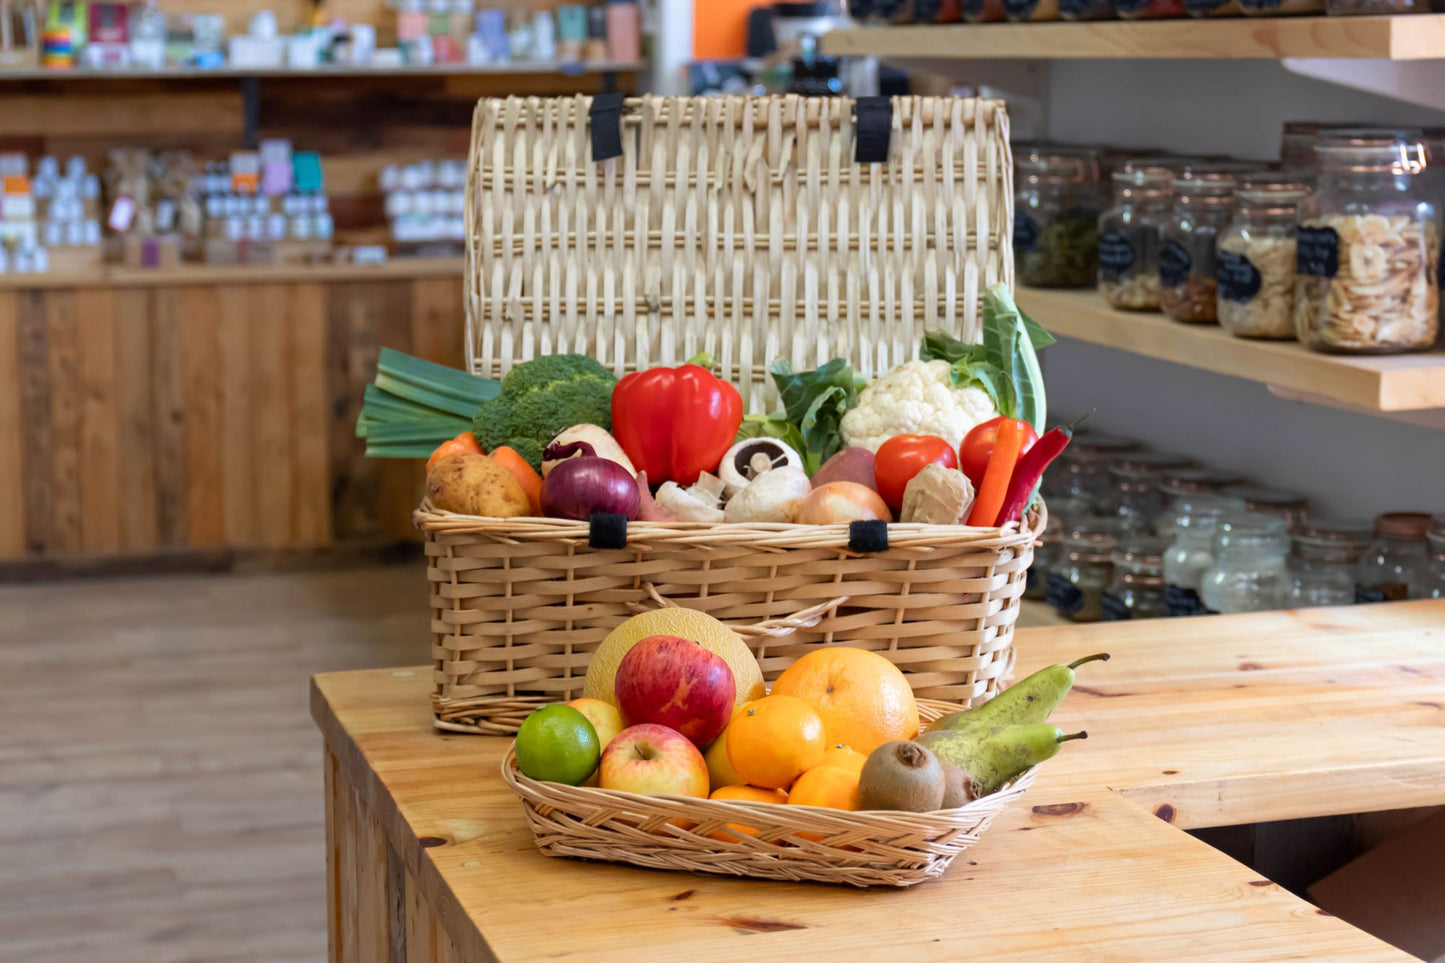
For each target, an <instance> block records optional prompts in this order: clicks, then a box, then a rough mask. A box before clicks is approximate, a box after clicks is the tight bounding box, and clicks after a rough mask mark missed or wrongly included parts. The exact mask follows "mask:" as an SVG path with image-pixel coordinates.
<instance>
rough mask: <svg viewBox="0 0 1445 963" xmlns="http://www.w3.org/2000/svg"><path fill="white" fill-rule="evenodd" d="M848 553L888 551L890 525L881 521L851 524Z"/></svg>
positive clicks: (849, 527)
mask: <svg viewBox="0 0 1445 963" xmlns="http://www.w3.org/2000/svg"><path fill="white" fill-rule="evenodd" d="M848 551H850V552H886V551H888V523H887V522H880V521H857V522H849V523H848Z"/></svg>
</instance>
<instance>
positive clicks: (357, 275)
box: [0, 257, 465, 290]
mask: <svg viewBox="0 0 1445 963" xmlns="http://www.w3.org/2000/svg"><path fill="white" fill-rule="evenodd" d="M464 263H465V262H464V260H463V259H462V258H460V257H431V258H420V257H417V258H394V259H393V260H390V261H387V262H385V263H383V264H276V265H264V264H262V265H254V266H247V265H240V266H235V267H216V266H213V265H209V264H183V265H181V266H180V267H177V268H128V267H123V266H121V265H119V264H106V265H102V266H101V267H100V268H98V269H96V270H94V271H87V272H85V273H84V274H80V273H74V274H71V273H66V272H63V271H55V272H46V273H44V274H4V275H0V290H16V289H21V290H24V289H39V288H110V287H117V288H123V287H156V286H161V285H164V286H170V287H185V286H187V285H197V284H278V283H285V282H290V281H301V282H307V281H395V280H409V279H413V278H433V277H454V278H456V279H457V280H458V282H460V280H461V277H462V270H463V267H464Z"/></svg>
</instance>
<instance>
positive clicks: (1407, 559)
mask: <svg viewBox="0 0 1445 963" xmlns="http://www.w3.org/2000/svg"><path fill="white" fill-rule="evenodd" d="M1429 531H1430V516H1429V515H1427V514H1425V513H1424V512H1386V513H1384V514H1383V515H1376V516H1375V540H1374V541H1373V542H1371V543H1370V546H1369V548H1367V549H1365V553H1364V554H1363V555H1361V556H1360V560H1359V562H1358V563H1357V564H1356V565H1355V601H1356V602H1398V601H1400V600H1402V599H1407V598H1422V597H1424V595H1425V594H1426V574H1427V572H1428V569H1429V564H1430V559H1429V555H1428V554H1427V551H1426V548H1427V546H1426V534H1427V533H1428V532H1429Z"/></svg>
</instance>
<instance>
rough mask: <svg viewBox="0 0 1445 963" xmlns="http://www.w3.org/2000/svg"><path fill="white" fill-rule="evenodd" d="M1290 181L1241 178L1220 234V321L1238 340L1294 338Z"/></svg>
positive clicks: (1296, 186) (1295, 200) (1294, 209)
mask: <svg viewBox="0 0 1445 963" xmlns="http://www.w3.org/2000/svg"><path fill="white" fill-rule="evenodd" d="M1308 193H1309V188H1308V187H1306V186H1305V185H1304V184H1303V183H1302V182H1300V181H1294V180H1288V179H1285V180H1268V179H1257V180H1245V181H1242V182H1241V183H1240V184H1239V186H1238V187H1237V188H1236V189H1235V199H1236V202H1237V203H1236V213H1235V215H1234V219H1233V220H1232V221H1231V222H1230V224H1229V226H1228V227H1227V228H1226V229H1225V230H1224V232H1223V233H1222V234H1220V236H1219V245H1218V255H1217V258H1216V262H1215V264H1216V272H1217V277H1218V281H1219V306H1218V312H1219V323H1220V325H1221V326H1222V327H1223V328H1224V329H1225V330H1226V331H1228V332H1229V333H1230V334H1232V335H1235V336H1236V337H1240V338H1284V339H1288V338H1293V337H1294V336H1295V330H1294V289H1295V259H1296V252H1295V247H1296V242H1295V237H1296V234H1297V232H1298V224H1297V218H1298V205H1299V202H1300V201H1301V200H1303V199H1304V198H1305V196H1306V195H1307V194H1308Z"/></svg>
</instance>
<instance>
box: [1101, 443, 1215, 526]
mask: <svg viewBox="0 0 1445 963" xmlns="http://www.w3.org/2000/svg"><path fill="white" fill-rule="evenodd" d="M1192 467H1194V463H1193V462H1192V461H1190V460H1189V459H1188V458H1186V457H1185V456H1184V455H1171V454H1166V453H1165V452H1159V451H1140V452H1133V453H1131V454H1128V455H1125V456H1124V457H1123V458H1121V459H1119V460H1117V461H1116V462H1115V463H1114V464H1113V465H1110V466H1109V501H1108V507H1109V511H1110V513H1111V514H1114V515H1118V516H1119V517H1120V518H1124V519H1127V520H1128V521H1129V522H1130V523H1131V524H1133V525H1134V526H1136V527H1138V528H1141V529H1147V528H1149V527H1150V526H1151V525H1153V523H1154V517H1155V516H1156V515H1158V514H1159V512H1160V510H1161V509H1162V508H1163V507H1164V494H1163V493H1162V492H1161V491H1160V490H1159V482H1160V481H1162V480H1163V478H1164V473H1165V472H1167V471H1176V470H1178V469H1181V468H1192Z"/></svg>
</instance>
